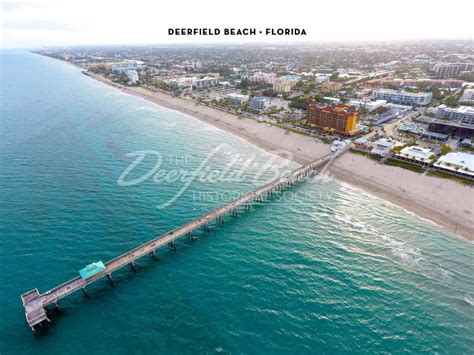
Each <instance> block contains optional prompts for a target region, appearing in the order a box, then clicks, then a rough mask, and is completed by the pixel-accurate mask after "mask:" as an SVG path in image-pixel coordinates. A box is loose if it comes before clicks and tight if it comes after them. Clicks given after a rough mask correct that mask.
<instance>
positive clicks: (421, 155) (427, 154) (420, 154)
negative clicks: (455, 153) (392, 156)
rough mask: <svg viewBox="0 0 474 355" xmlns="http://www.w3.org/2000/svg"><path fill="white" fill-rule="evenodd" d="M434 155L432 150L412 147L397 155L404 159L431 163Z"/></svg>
mask: <svg viewBox="0 0 474 355" xmlns="http://www.w3.org/2000/svg"><path fill="white" fill-rule="evenodd" d="M433 154H434V153H433V152H432V151H431V149H428V148H422V147H417V146H411V147H405V148H403V149H402V150H401V151H400V153H398V154H397V155H398V156H401V157H404V158H410V159H413V160H419V161H430V160H433V159H432V158H431V156H432V155H433Z"/></svg>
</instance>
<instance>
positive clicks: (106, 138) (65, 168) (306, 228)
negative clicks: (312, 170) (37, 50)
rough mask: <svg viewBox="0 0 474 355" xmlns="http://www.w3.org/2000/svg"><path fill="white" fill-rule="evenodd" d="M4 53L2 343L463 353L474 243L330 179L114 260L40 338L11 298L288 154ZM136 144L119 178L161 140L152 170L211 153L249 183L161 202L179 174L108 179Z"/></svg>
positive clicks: (177, 219) (136, 238) (78, 348)
mask: <svg viewBox="0 0 474 355" xmlns="http://www.w3.org/2000/svg"><path fill="white" fill-rule="evenodd" d="M0 58H1V62H0V66H1V72H0V86H1V94H0V103H1V107H0V116H1V121H0V202H1V204H0V259H1V266H2V270H1V273H0V304H1V306H0V307H1V322H0V353H1V354H22V353H39V354H53V353H89V354H90V353H117V354H121V353H150V352H155V353H216V352H223V353H253V354H257V353H258V354H261V353H280V354H288V353H290V354H291V353H347V352H357V353H373V352H402V351H407V352H413V353H421V352H440V353H472V351H473V349H474V269H473V260H474V248H473V244H472V243H469V242H467V241H465V240H463V239H461V238H459V237H457V236H456V235H453V234H451V233H449V232H446V231H444V230H443V229H441V228H440V227H438V226H437V225H435V224H434V223H432V222H429V221H426V220H422V219H420V218H418V217H417V216H415V215H413V214H411V213H408V212H406V211H405V210H403V209H400V208H398V207H396V206H394V205H392V204H390V203H387V202H385V201H383V200H380V199H378V198H375V197H373V196H371V195H368V194H366V193H364V192H361V191H360V190H357V189H353V188H351V187H350V186H347V185H343V184H339V183H337V182H335V181H332V180H330V179H327V178H323V179H320V180H317V181H308V182H304V183H302V184H300V185H298V186H295V187H293V188H291V189H290V190H288V191H290V193H288V194H287V195H285V196H283V195H277V196H274V197H273V199H272V200H271V201H267V202H264V203H262V204H259V205H258V206H253V207H252V211H251V212H250V213H241V214H239V216H238V217H236V218H235V217H232V218H230V217H229V218H228V219H227V220H226V223H225V225H224V227H213V228H212V230H211V232H210V233H205V232H198V233H197V236H198V239H197V240H195V241H194V242H190V241H187V240H183V241H181V242H179V243H178V245H177V252H169V251H167V250H162V251H160V254H161V255H160V261H159V262H158V263H154V262H152V260H148V259H147V258H145V259H142V260H140V261H139V263H138V269H139V270H138V274H134V273H132V272H131V271H130V270H129V269H127V268H124V269H123V270H122V271H120V272H117V273H116V274H115V275H114V277H115V280H116V283H115V286H114V287H112V286H111V285H110V284H109V283H108V281H107V280H105V279H104V280H101V281H99V282H97V283H96V284H95V285H92V286H91V287H90V288H89V292H90V293H91V298H90V299H86V298H84V297H83V296H82V294H79V293H78V294H76V295H72V296H70V297H69V298H67V299H65V300H63V301H62V302H61V305H62V307H63V312H62V314H56V313H53V314H52V318H53V322H54V323H53V325H52V326H50V327H47V328H46V329H44V331H43V334H42V335H41V336H39V337H34V336H33V335H32V333H31V330H30V329H29V328H28V326H27V325H26V322H25V318H24V313H23V309H22V305H21V300H20V294H21V293H23V292H25V291H27V290H30V289H32V288H35V287H38V288H39V290H40V291H46V290H47V289H49V288H51V287H54V286H56V285H58V284H59V283H62V282H63V281H66V280H68V279H69V278H72V277H74V276H76V274H77V271H78V270H79V269H80V268H81V267H83V266H84V265H85V264H87V263H89V262H92V261H96V260H103V261H107V260H109V259H111V258H113V257H115V256H117V255H118V254H120V253H122V252H124V251H126V250H128V249H129V248H132V247H134V246H136V245H138V244H140V243H142V242H144V241H146V240H148V239H150V238H152V237H154V236H156V235H159V234H161V233H163V232H165V231H168V230H170V229H172V228H174V227H176V226H178V225H180V224H182V223H184V222H186V221H188V220H189V219H191V218H193V217H196V216H198V215H200V214H202V213H204V212H207V211H209V210H211V209H212V208H214V207H217V206H220V205H221V204H223V203H224V202H225V200H226V198H227V199H228V198H229V197H230V195H231V194H232V193H244V192H247V191H249V190H251V189H252V188H254V187H256V186H258V185H260V184H262V183H264V182H266V181H269V179H271V177H272V172H271V171H266V172H265V173H263V174H260V173H259V172H260V171H261V166H262V165H263V164H266V163H268V162H271V161H272V159H273V160H274V162H273V163H272V166H278V167H279V168H278V169H280V170H283V168H281V167H280V165H281V164H282V163H283V160H282V159H279V158H278V159H277V158H275V157H273V156H271V155H269V154H267V153H265V152H262V151H261V150H259V149H257V148H255V147H254V146H252V145H250V144H248V143H246V142H244V141H243V140H241V139H239V138H236V137H234V136H232V135H230V134H227V133H226V132H223V131H220V130H218V129H216V128H213V127H211V126H209V125H206V124H205V123H202V122H200V121H197V120H195V119H193V118H191V117H188V116H186V115H182V114H180V113H177V112H174V111H170V110H167V109H164V108H160V107H158V106H156V105H153V104H151V103H148V102H146V101H144V100H141V99H139V98H136V97H132V96H129V95H125V94H123V93H121V92H119V91H118V90H116V89H113V88H110V87H107V86H105V85H103V84H101V83H99V82H96V81H95V80H92V79H90V78H88V77H86V76H84V75H83V74H82V73H81V72H80V71H79V70H78V69H77V68H74V67H72V66H71V65H69V64H67V63H63V62H61V61H57V60H53V59H50V58H45V57H41V56H39V55H35V54H31V53H27V52H20V51H6V52H1V57H0ZM221 143H225V145H224V146H220V145H221ZM216 147H217V149H216ZM213 150H214V153H213V154H212V155H211V156H210V153H211V152H213ZM138 151H148V153H149V154H148V155H147V157H146V159H144V160H143V162H142V163H141V164H139V165H138V166H137V168H136V169H135V170H133V171H132V172H131V173H130V174H129V175H128V176H127V179H128V180H127V179H125V180H127V181H131V180H132V179H135V178H139V177H140V176H141V175H143V174H146V173H147V172H149V171H152V169H153V167H154V165H155V163H156V160H157V157H158V153H159V156H160V157H161V158H162V162H161V167H160V169H159V171H165V172H170V171H179V170H180V169H183V170H197V169H199V167H200V166H201V164H202V162H203V161H207V163H206V167H210V168H212V170H213V171H218V172H221V173H223V174H224V173H225V175H226V176H228V175H230V174H231V173H234V174H235V173H240V174H241V178H237V177H236V176H234V178H232V179H228V180H227V181H219V182H213V181H212V179H210V178H209V176H208V178H207V179H195V180H193V181H192V182H191V183H190V184H189V186H188V187H187V188H186V189H185V190H184V191H183V192H182V193H181V194H180V195H179V197H178V198H177V199H176V200H175V201H173V202H172V203H170V204H169V206H163V205H164V204H167V202H169V201H171V200H172V198H173V196H176V194H177V193H178V192H179V191H180V189H181V188H182V187H183V186H184V185H185V182H184V181H176V180H177V179H176V178H173V177H168V179H167V178H163V179H160V180H159V181H158V179H154V178H153V176H152V177H150V178H149V179H147V180H145V181H143V182H141V183H139V184H136V185H133V186H122V185H123V184H122V185H121V184H119V183H118V179H119V177H120V175H121V174H122V173H123V172H124V170H125V169H126V168H127V167H128V166H129V165H130V164H131V163H132V162H133V161H134V160H135V157H134V156H130V155H129V154H130V153H134V152H135V153H136V152H138ZM236 156H238V157H239V160H238V161H237V162H236V163H235V164H234V163H231V162H232V161H233V159H234V158H235V157H236ZM247 162H251V164H247ZM294 166H295V165H294V164H293V163H291V164H290V165H289V166H288V167H287V168H291V167H294Z"/></svg>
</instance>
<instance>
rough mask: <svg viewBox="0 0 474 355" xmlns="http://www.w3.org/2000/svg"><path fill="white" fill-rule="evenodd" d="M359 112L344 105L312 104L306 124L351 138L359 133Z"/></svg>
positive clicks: (309, 107)
mask: <svg viewBox="0 0 474 355" xmlns="http://www.w3.org/2000/svg"><path fill="white" fill-rule="evenodd" d="M357 116H358V112H357V111H356V110H352V109H350V108H349V107H348V106H346V105H344V104H336V105H318V104H316V103H310V104H309V105H308V115H307V117H306V123H307V124H309V125H312V126H316V127H320V128H326V129H332V130H335V131H336V132H337V133H339V134H343V135H346V136H351V135H354V134H355V133H357V131H356V128H355V127H356V123H357Z"/></svg>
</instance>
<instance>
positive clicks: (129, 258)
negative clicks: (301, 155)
mask: <svg viewBox="0 0 474 355" xmlns="http://www.w3.org/2000/svg"><path fill="white" fill-rule="evenodd" d="M348 148H349V147H346V148H345V149H343V150H341V151H339V152H337V153H335V154H328V155H325V156H323V157H321V158H319V159H317V160H315V161H313V162H311V163H309V164H307V165H304V166H302V167H300V168H298V169H296V170H293V171H292V172H290V173H288V174H286V175H284V176H282V177H279V178H277V179H275V180H274V181H272V182H270V183H268V184H266V185H263V186H261V187H259V188H257V189H255V190H253V191H251V192H249V193H247V194H245V195H242V196H241V197H239V198H237V199H235V200H234V201H232V202H230V203H228V204H226V205H225V206H222V207H220V208H217V209H215V210H213V211H211V212H209V213H207V214H205V215H201V216H200V217H198V218H196V219H194V220H192V221H190V222H188V223H186V224H184V225H182V226H180V227H178V228H176V229H174V230H172V231H170V232H167V233H165V234H163V235H160V236H158V237H156V238H154V239H152V240H150V241H148V242H146V243H144V244H142V245H140V246H138V247H136V248H135V249H132V250H130V251H128V252H126V253H124V254H122V255H119V256H117V257H116V258H114V259H112V260H110V261H108V262H107V263H105V264H103V266H105V268H104V270H102V271H100V272H98V273H96V274H94V275H93V276H91V277H88V278H86V279H84V278H83V277H81V276H77V277H75V278H73V279H71V280H69V281H67V282H65V283H63V284H61V285H59V286H56V287H55V288H53V289H51V290H49V291H46V292H44V293H40V292H39V291H38V289H37V288H35V289H33V290H31V291H28V292H26V293H24V294H23V295H21V300H22V302H23V306H24V308H25V315H26V321H27V323H28V325H29V326H30V327H31V329H32V330H33V331H35V327H36V326H37V325H42V323H43V322H45V321H46V322H50V319H49V318H48V314H47V311H46V308H47V307H48V306H50V305H54V306H56V307H57V308H58V309H59V304H58V302H59V300H61V299H62V298H64V297H66V296H68V295H70V294H72V293H74V292H77V291H81V290H82V291H83V292H84V294H85V295H86V296H88V293H87V289H86V286H87V285H89V284H92V283H93V282H95V281H97V280H99V279H101V278H103V277H108V278H109V279H110V280H111V281H113V279H112V273H113V272H114V271H116V270H118V269H120V268H122V267H124V266H129V267H131V268H132V270H133V271H135V272H136V268H135V261H136V260H137V259H140V258H142V257H144V256H147V255H148V256H151V257H153V258H155V259H157V256H156V250H157V249H159V248H161V247H165V246H169V248H170V249H171V250H175V249H176V246H175V243H174V242H175V241H176V240H177V239H178V238H182V237H188V238H190V239H192V238H193V235H192V232H193V231H194V230H196V229H198V228H202V229H204V230H206V231H209V228H210V223H212V222H217V223H219V224H223V223H224V216H225V215H228V214H230V215H237V213H238V208H239V207H243V208H244V209H250V203H252V202H253V201H256V202H261V201H262V198H263V197H265V196H271V195H272V193H273V192H274V191H281V190H282V189H283V188H284V187H287V186H292V185H293V184H295V183H297V182H299V181H301V180H303V179H304V178H305V177H306V176H307V175H309V174H314V173H315V172H316V169H317V168H319V167H321V166H322V165H324V164H326V166H324V168H323V169H325V168H327V166H328V165H329V164H331V162H332V161H333V160H334V159H335V158H336V157H338V156H340V155H341V154H343V153H344V152H345V151H347V150H348Z"/></svg>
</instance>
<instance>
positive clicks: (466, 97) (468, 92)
mask: <svg viewBox="0 0 474 355" xmlns="http://www.w3.org/2000/svg"><path fill="white" fill-rule="evenodd" d="M460 101H461V102H465V103H468V104H474V89H465V90H464V93H463V94H462V96H461V99H460Z"/></svg>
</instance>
